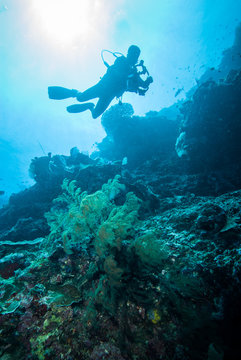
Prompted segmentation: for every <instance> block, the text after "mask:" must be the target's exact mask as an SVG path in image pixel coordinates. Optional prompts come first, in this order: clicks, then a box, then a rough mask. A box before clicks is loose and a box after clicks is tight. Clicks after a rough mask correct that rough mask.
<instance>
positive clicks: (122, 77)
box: [48, 45, 153, 119]
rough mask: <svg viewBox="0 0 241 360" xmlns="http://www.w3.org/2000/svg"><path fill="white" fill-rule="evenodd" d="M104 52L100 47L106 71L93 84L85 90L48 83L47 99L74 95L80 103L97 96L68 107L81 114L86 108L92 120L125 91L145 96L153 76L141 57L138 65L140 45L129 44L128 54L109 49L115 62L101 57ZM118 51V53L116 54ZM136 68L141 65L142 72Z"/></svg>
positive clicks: (70, 110) (60, 98)
mask: <svg viewBox="0 0 241 360" xmlns="http://www.w3.org/2000/svg"><path fill="white" fill-rule="evenodd" d="M105 51H107V52H110V51H108V50H102V53H101V56H102V60H103V62H104V64H105V66H106V67H107V72H106V73H105V75H104V76H103V77H102V78H101V80H100V81H99V82H98V83H97V84H96V85H94V86H92V87H90V88H89V89H87V90H85V91H84V92H79V91H78V90H75V89H72V90H71V89H66V88H63V87H60V86H50V87H49V88H48V94H49V98H50V99H55V100H62V99H67V98H70V97H74V98H76V99H77V100H78V101H79V102H86V101H89V100H91V99H94V98H99V100H98V102H97V104H96V105H95V104H94V103H92V102H86V103H84V104H74V105H70V106H68V107H67V111H68V112H69V113H80V112H83V111H85V110H90V111H91V114H92V117H93V119H96V118H97V117H99V116H100V115H101V114H102V113H103V112H104V111H105V110H106V109H107V108H108V106H109V104H110V103H111V101H112V100H113V99H114V98H115V97H117V98H120V97H121V96H122V95H123V94H124V92H125V91H130V92H135V93H137V94H139V95H142V96H144V95H145V93H146V91H147V90H148V89H149V85H150V84H151V83H152V82H153V79H152V77H151V76H149V72H148V70H147V69H146V67H145V66H144V61H143V60H141V61H140V63H139V64H137V62H138V58H139V56H140V52H141V51H140V49H139V47H138V46H136V45H131V46H130V47H129V49H128V52H127V56H124V55H122V54H121V53H112V52H110V53H112V54H113V55H114V56H115V57H116V60H115V62H114V64H113V65H111V66H110V65H109V64H108V63H107V62H106V61H105V60H104V58H103V52H105ZM117 54H118V55H121V56H117ZM138 67H141V71H138V69H137V68H138ZM145 74H147V75H148V77H147V79H146V80H143V79H142V78H141V75H145Z"/></svg>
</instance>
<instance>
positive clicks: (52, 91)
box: [48, 86, 78, 100]
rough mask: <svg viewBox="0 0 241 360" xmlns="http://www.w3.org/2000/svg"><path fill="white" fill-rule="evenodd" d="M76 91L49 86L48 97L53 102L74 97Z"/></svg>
mask: <svg viewBox="0 0 241 360" xmlns="http://www.w3.org/2000/svg"><path fill="white" fill-rule="evenodd" d="M77 94H78V90H75V89H67V88H64V87H62V86H49V87H48V95H49V98H50V99H53V100H63V99H68V98H71V97H76V95H77Z"/></svg>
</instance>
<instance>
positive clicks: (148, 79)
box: [146, 76, 153, 85]
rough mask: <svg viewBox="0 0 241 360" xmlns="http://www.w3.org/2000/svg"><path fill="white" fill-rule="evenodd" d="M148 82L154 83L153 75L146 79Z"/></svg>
mask: <svg viewBox="0 0 241 360" xmlns="http://www.w3.org/2000/svg"><path fill="white" fill-rule="evenodd" d="M146 82H147V84H148V85H150V84H151V83H153V77H152V76H148V78H147V79H146Z"/></svg>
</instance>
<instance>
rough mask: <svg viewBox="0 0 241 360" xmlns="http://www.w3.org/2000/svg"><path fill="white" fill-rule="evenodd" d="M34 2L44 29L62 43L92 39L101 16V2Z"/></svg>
mask: <svg viewBox="0 0 241 360" xmlns="http://www.w3.org/2000/svg"><path fill="white" fill-rule="evenodd" d="M32 4H33V10H34V14H35V16H34V17H35V18H36V19H37V22H38V24H39V26H41V28H42V31H44V33H45V35H46V36H47V37H48V39H50V40H51V39H52V40H53V41H55V42H56V43H58V44H62V45H66V44H69V45H73V44H74V43H75V42H76V41H81V40H82V41H83V42H85V41H87V40H90V39H91V37H92V36H93V32H94V29H95V23H96V21H98V16H101V14H100V13H99V11H100V9H99V7H98V5H99V2H98V1H94V0H34V1H33V3H32ZM97 8H98V9H97ZM97 10H98V12H97ZM98 13H99V14H98ZM35 26H36V24H35ZM95 31H96V30H95Z"/></svg>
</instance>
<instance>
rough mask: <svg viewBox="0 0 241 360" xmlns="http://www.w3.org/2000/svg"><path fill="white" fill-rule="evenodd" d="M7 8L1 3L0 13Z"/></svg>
mask: <svg viewBox="0 0 241 360" xmlns="http://www.w3.org/2000/svg"><path fill="white" fill-rule="evenodd" d="M7 10H8V7H7V6H6V5H2V6H1V7H0V13H1V12H4V11H7Z"/></svg>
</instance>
